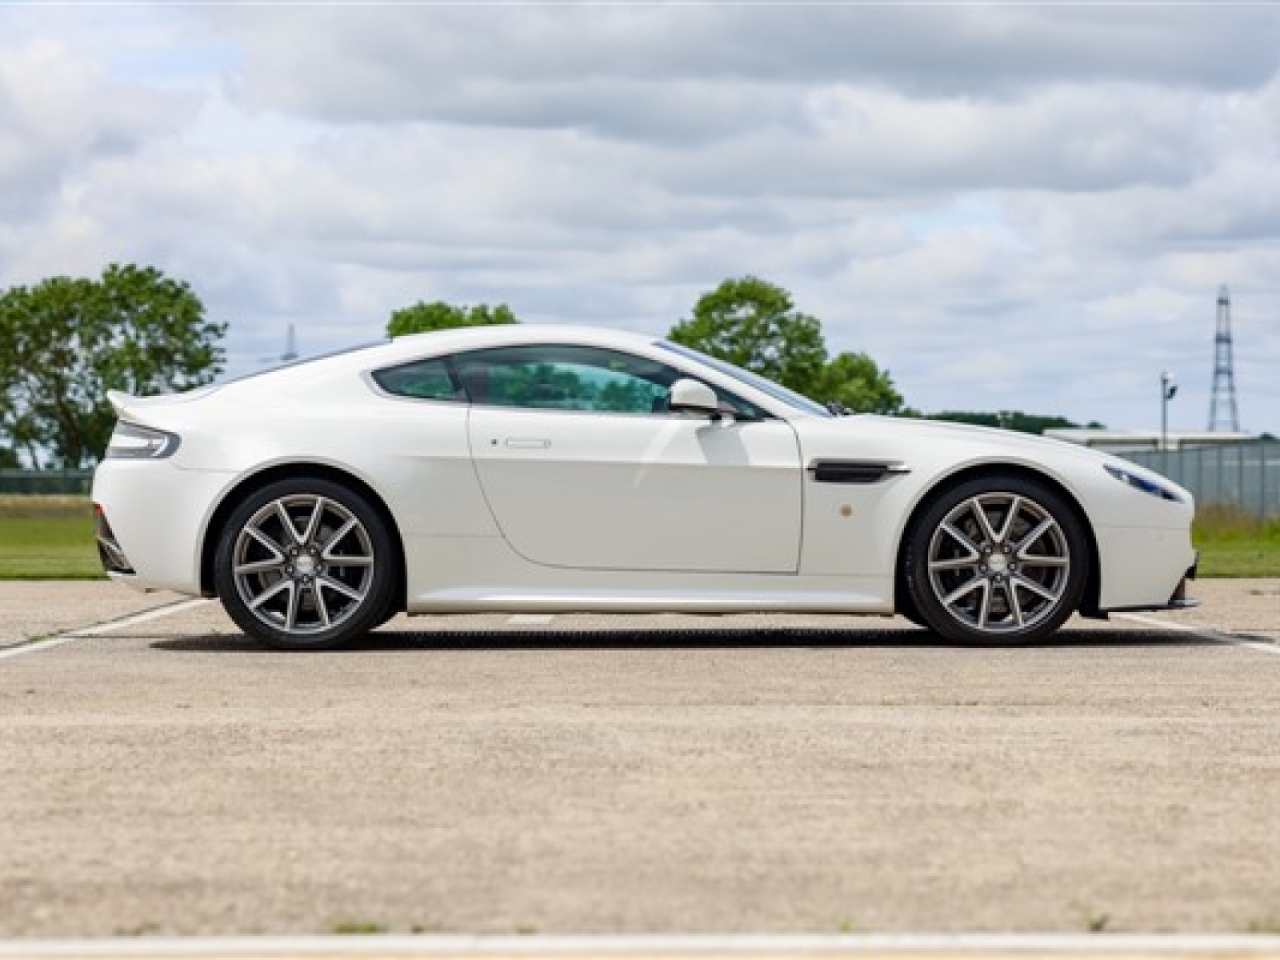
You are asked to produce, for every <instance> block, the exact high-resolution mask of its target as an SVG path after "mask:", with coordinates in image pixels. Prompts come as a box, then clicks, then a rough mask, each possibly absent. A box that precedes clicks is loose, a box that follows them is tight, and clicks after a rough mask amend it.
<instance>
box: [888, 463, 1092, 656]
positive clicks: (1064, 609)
mask: <svg viewBox="0 0 1280 960" xmlns="http://www.w3.org/2000/svg"><path fill="white" fill-rule="evenodd" d="M1088 564H1089V549H1088V542H1087V540H1086V537H1085V532H1084V530H1083V528H1082V523H1081V521H1080V520H1079V519H1078V518H1077V515H1076V512H1075V511H1074V510H1073V509H1072V508H1071V507H1070V506H1069V505H1068V504H1067V502H1066V501H1064V500H1063V498H1062V497H1061V496H1060V495H1059V494H1058V493H1056V492H1055V491H1053V490H1052V489H1050V488H1049V487H1048V486H1047V485H1045V484H1043V483H1038V482H1036V481H1034V480H1030V479H1027V478H1024V477H1020V476H990V477H978V478H975V479H972V480H969V481H966V482H964V483H961V484H959V485H957V486H955V487H952V488H951V489H949V490H946V491H944V492H943V493H942V494H941V495H940V496H938V497H936V498H935V499H934V500H933V501H932V502H931V503H930V504H929V505H928V506H927V507H926V508H925V510H924V512H923V513H922V514H921V515H920V517H919V518H918V520H917V521H916V522H915V524H914V525H913V526H912V528H911V529H910V530H909V531H908V532H907V542H906V550H905V551H904V553H903V569H902V576H904V577H905V578H906V588H907V590H908V592H909V594H910V597H911V600H912V602H913V603H914V605H915V609H916V611H917V612H918V613H919V615H920V616H921V618H922V619H923V620H924V621H925V623H926V624H927V625H928V626H929V627H930V628H931V629H932V630H934V631H935V632H936V633H939V634H941V635H942V636H944V637H947V638H949V639H951V640H958V641H962V642H966V643H983V644H1013V643H1026V642H1031V641H1035V640H1040V639H1043V638H1044V637H1047V636H1049V635H1050V634H1052V633H1053V632H1054V631H1056V630H1057V629H1058V628H1059V627H1060V626H1062V624H1063V623H1064V622H1065V621H1066V619H1067V618H1068V617H1069V616H1071V614H1072V613H1073V612H1074V611H1075V609H1076V608H1077V607H1078V606H1079V604H1080V600H1081V597H1082V596H1083V593H1084V587H1085V581H1086V579H1087V576H1088Z"/></svg>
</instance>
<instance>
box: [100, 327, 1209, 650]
mask: <svg viewBox="0 0 1280 960" xmlns="http://www.w3.org/2000/svg"><path fill="white" fill-rule="evenodd" d="M110 399H111V402H112V403H113V404H114V406H115V409H116V411H117V414H118V416H119V422H118V424H117V426H116V428H115V433H114V435H113V436H112V439H111V444H110V448H109V449H108V451H107V455H106V458H105V459H104V460H103V462H102V464H101V465H100V466H99V467H98V470H97V473H96V475H95V477H94V484H93V499H94V502H95V504H96V509H97V515H98V543H99V546H100V551H101V554H102V559H103V563H104V565H105V566H106V569H107V571H108V572H109V573H110V575H111V576H112V577H113V578H115V579H117V580H122V581H127V582H129V583H132V584H134V585H136V586H139V587H142V588H145V589H160V588H162V589H168V590H176V591H178V592H180V593H187V594H192V595H203V596H217V597H219V598H220V599H221V601H222V603H223V605H224V606H225V607H226V609H227V612H228V613H229V614H230V615H231V616H232V618H233V619H234V620H235V621H236V623H237V624H238V625H239V626H240V627H242V628H243V629H244V630H245V632H246V633H248V634H250V635H251V636H253V637H256V638H257V639H258V640H260V641H263V642H265V643H267V644H270V645H272V646H276V647H287V648H319V647H329V646H334V645H336V644H340V643H344V642H346V641H349V640H351V639H352V638H354V637H358V636H361V635H362V634H364V633H366V632H367V631H369V630H372V629H374V628H375V627H377V626H379V625H380V624H382V623H384V622H385V621H386V620H388V619H389V618H390V617H392V616H393V615H395V614H396V613H397V612H399V611H407V612H408V613H410V614H421V613H438V612H460V611H615V612H641V611H697V612H729V611H745V610H753V611H758V610H775V611H804V612H832V613H869V614H884V615H889V614H893V613H895V612H897V613H901V614H904V615H905V616H907V617H909V618H910V619H912V620H913V621H915V622H916V623H918V624H921V625H923V626H925V627H928V628H929V629H931V630H933V631H935V632H937V633H939V634H941V635H942V636H944V637H947V638H950V639H952V640H958V641H968V642H978V643H1015V642H1025V641H1031V640H1036V639H1039V638H1043V637H1045V636H1047V635H1049V634H1051V633H1053V632H1054V631H1055V630H1057V629H1058V627H1059V626H1061V624H1062V623H1063V621H1064V620H1066V619H1067V617H1068V616H1070V615H1071V613H1072V612H1074V611H1076V610H1079V611H1080V612H1081V613H1083V614H1085V615H1087V616H1105V615H1106V614H1107V613H1108V612H1110V611H1116V610H1134V609H1154V608H1167V607H1178V606H1185V605H1187V604H1188V603H1190V602H1191V601H1188V600H1186V599H1185V584H1186V580H1187V578H1188V577H1190V576H1194V565H1195V553H1194V551H1193V550H1192V547H1191V540H1190V524H1191V518H1192V514H1193V510H1194V508H1193V504H1192V498H1191V496H1190V494H1188V493H1187V491H1185V490H1183V489H1181V488H1180V487H1178V486H1175V485H1174V484H1172V483H1170V482H1169V481H1167V480H1165V479H1164V478H1163V477H1160V476H1158V475H1156V474H1153V473H1150V472H1148V471H1146V470H1143V469H1141V468H1140V467H1137V466H1134V465H1133V464H1130V463H1127V462H1125V461H1122V460H1118V459H1116V458H1114V457H1109V456H1104V455H1100V454H1098V453H1096V452H1094V451H1091V450H1088V449H1085V448H1083V447H1077V446H1072V445H1069V444H1065V443H1058V442H1054V441H1049V440H1043V439H1040V438H1036V437H1029V436H1025V435H1020V434H1014V433H1007V432H1003V431H998V430H988V429H982V428H974V427H965V426H958V425H954V424H943V423H933V422H928V421H918V420H908V419H894V418H886V417H877V416H836V415H834V414H832V413H831V412H830V411H828V410H827V409H825V408H824V407H822V406H820V405H818V404H816V403H813V402H812V401H810V400H808V399H805V398H804V397H801V396H798V395H797V394H795V393H792V392H791V391H789V390H786V389H784V388H783V387H780V386H778V385H777V384H775V383H772V382H770V381H768V380H765V379H763V378H761V377H759V376H756V375H754V374H752V373H748V372H747V371H744V370H741V369H738V368H736V367H733V366H731V365H729V364H726V363H723V362H721V361H719V360H716V359H713V358H711V357H707V356H704V355H702V354H699V353H697V352H695V351H693V350H690V349H688V348H686V347H683V346H679V345H677V344H673V343H668V342H665V341H662V340H655V339H654V338H652V337H646V336H639V335H635V334H629V333H621V332H616V331H607V330H597V329H578V328H567V327H551V326H528V325H510V326H496V327H482V328H470V329H460V330H449V331H443V332H439V333H431V334H421V335H417V336H410V337H403V338H400V339H396V340H393V341H390V342H387V343H383V344H379V345H375V346H370V347H364V348H360V349H357V350H353V351H349V352H346V353H341V354H336V355H332V356H328V357H323V358H319V359H315V360H309V361H305V362H302V363H298V364H295V365H292V366H288V367H283V368H280V369H277V370H274V371H271V372H267V373H262V374H258V375H254V376H250V377H247V378H244V379H241V380H238V381H232V382H229V383H225V384H222V385H219V386H213V387H205V388H202V389H199V390H195V391H192V392H188V393H183V394H175V395H169V396H159V397H146V398H139V397H132V396H128V395H124V394H119V393H112V394H111V397H110Z"/></svg>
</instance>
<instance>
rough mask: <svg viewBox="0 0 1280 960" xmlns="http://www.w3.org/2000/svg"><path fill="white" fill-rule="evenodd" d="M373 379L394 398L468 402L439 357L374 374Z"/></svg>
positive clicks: (377, 371)
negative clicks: (393, 395) (394, 396)
mask: <svg viewBox="0 0 1280 960" xmlns="http://www.w3.org/2000/svg"><path fill="white" fill-rule="evenodd" d="M373 379H374V380H375V381H376V382H377V384H378V386H380V387H381V388H382V389H383V390H385V391H387V393H391V394H395V395H396V396H397V397H412V398H414V399H415V400H463V401H465V400H466V399H467V398H466V394H464V393H463V392H462V389H461V388H460V387H459V386H458V383H457V381H455V380H454V378H453V376H452V375H451V374H450V372H449V365H448V363H446V361H445V360H444V359H443V358H439V357H435V358H431V359H427V360H415V361H414V362H413V363H406V364H404V365H403V366H399V367H390V368H388V369H386V370H376V371H374V373H373Z"/></svg>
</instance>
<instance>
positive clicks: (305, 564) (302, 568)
mask: <svg viewBox="0 0 1280 960" xmlns="http://www.w3.org/2000/svg"><path fill="white" fill-rule="evenodd" d="M293 566H294V569H296V570H297V571H298V573H300V574H302V575H303V576H304V577H309V576H311V575H312V574H313V573H315V572H316V560H315V557H312V556H309V555H307V554H305V553H304V554H303V555H302V556H300V557H299V558H298V560H297V562H296V563H294V565H293Z"/></svg>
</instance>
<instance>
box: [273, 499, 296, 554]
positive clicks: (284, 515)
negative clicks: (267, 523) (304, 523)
mask: <svg viewBox="0 0 1280 960" xmlns="http://www.w3.org/2000/svg"><path fill="white" fill-rule="evenodd" d="M276 518H277V519H278V520H279V521H280V523H281V525H282V526H283V527H284V528H285V529H286V530H287V531H289V538H290V539H291V540H292V541H293V542H294V544H295V545H298V544H301V543H302V539H301V538H300V537H299V536H298V528H297V527H295V526H294V525H293V517H291V516H289V511H288V510H286V509H285V506H284V501H283V500H277V501H276Z"/></svg>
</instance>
